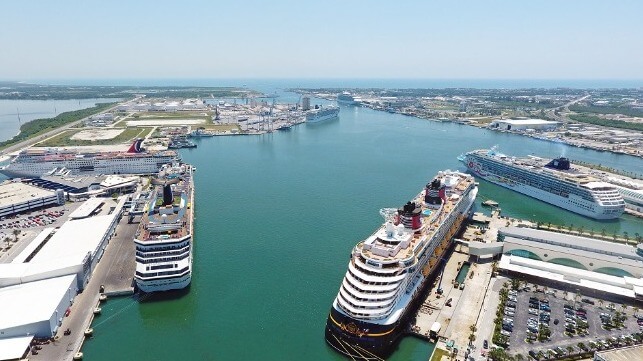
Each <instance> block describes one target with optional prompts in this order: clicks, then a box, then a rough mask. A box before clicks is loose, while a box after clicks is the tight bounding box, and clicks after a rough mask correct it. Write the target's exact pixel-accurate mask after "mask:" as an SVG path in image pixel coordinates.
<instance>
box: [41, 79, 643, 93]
mask: <svg viewBox="0 0 643 361" xmlns="http://www.w3.org/2000/svg"><path fill="white" fill-rule="evenodd" d="M29 82H32V83H37V84H52V85H103V86H108V85H113V86H118V85H121V86H234V87H248V88H249V89H255V90H259V91H265V90H267V89H271V88H272V89H274V88H297V87H301V88H323V87H327V88H400V89H403V88H478V89H518V88H558V87H564V88H640V87H643V79H396V78H384V79H372V78H353V79H350V78H330V79H329V78H325V79H316V78H301V79H297V78H291V79H279V78H168V79H163V78H157V79H150V78H141V79H133V78H126V79H118V78H114V79H90V78H88V79H32V80H29Z"/></svg>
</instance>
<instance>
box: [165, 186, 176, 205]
mask: <svg viewBox="0 0 643 361" xmlns="http://www.w3.org/2000/svg"><path fill="white" fill-rule="evenodd" d="M173 201H174V195H173V194H172V185H171V184H165V185H164V186H163V205H164V206H169V205H171V204H172V202H173Z"/></svg>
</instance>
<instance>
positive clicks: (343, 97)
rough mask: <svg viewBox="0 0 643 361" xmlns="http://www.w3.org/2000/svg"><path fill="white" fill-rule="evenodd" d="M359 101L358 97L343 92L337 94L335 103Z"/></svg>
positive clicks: (351, 103)
mask: <svg viewBox="0 0 643 361" xmlns="http://www.w3.org/2000/svg"><path fill="white" fill-rule="evenodd" d="M360 102H361V99H360V98H357V97H355V96H353V95H351V93H349V92H343V93H341V94H338V95H337V103H339V104H345V105H357V104H359V103H360Z"/></svg>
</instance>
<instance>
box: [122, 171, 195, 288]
mask: <svg viewBox="0 0 643 361" xmlns="http://www.w3.org/2000/svg"><path fill="white" fill-rule="evenodd" d="M192 171H193V168H192V166H191V165H189V164H180V163H173V164H167V165H164V166H163V167H162V168H161V170H160V171H159V173H158V175H157V176H155V177H153V178H152V184H153V185H154V187H155V189H154V190H153V191H152V193H151V195H150V200H149V203H148V204H147V206H146V207H145V209H144V211H143V216H142V218H141V223H140V225H139V228H138V230H137V232H136V236H135V238H134V243H135V244H136V275H135V277H134V279H135V280H136V286H137V288H138V289H139V290H140V291H143V292H146V293H151V292H160V291H169V290H177V289H182V288H185V287H187V286H188V285H189V284H190V280H191V279H192V228H193V219H194V217H193V214H194V208H193V204H194V202H193V200H194V183H193V179H192Z"/></svg>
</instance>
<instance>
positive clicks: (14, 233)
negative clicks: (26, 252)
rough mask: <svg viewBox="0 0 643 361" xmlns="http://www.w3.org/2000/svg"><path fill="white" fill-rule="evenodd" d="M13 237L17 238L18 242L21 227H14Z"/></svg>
mask: <svg viewBox="0 0 643 361" xmlns="http://www.w3.org/2000/svg"><path fill="white" fill-rule="evenodd" d="M11 233H13V237H14V238H15V242H18V236H19V235H20V230H19V229H14V230H13V232H11Z"/></svg>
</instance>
